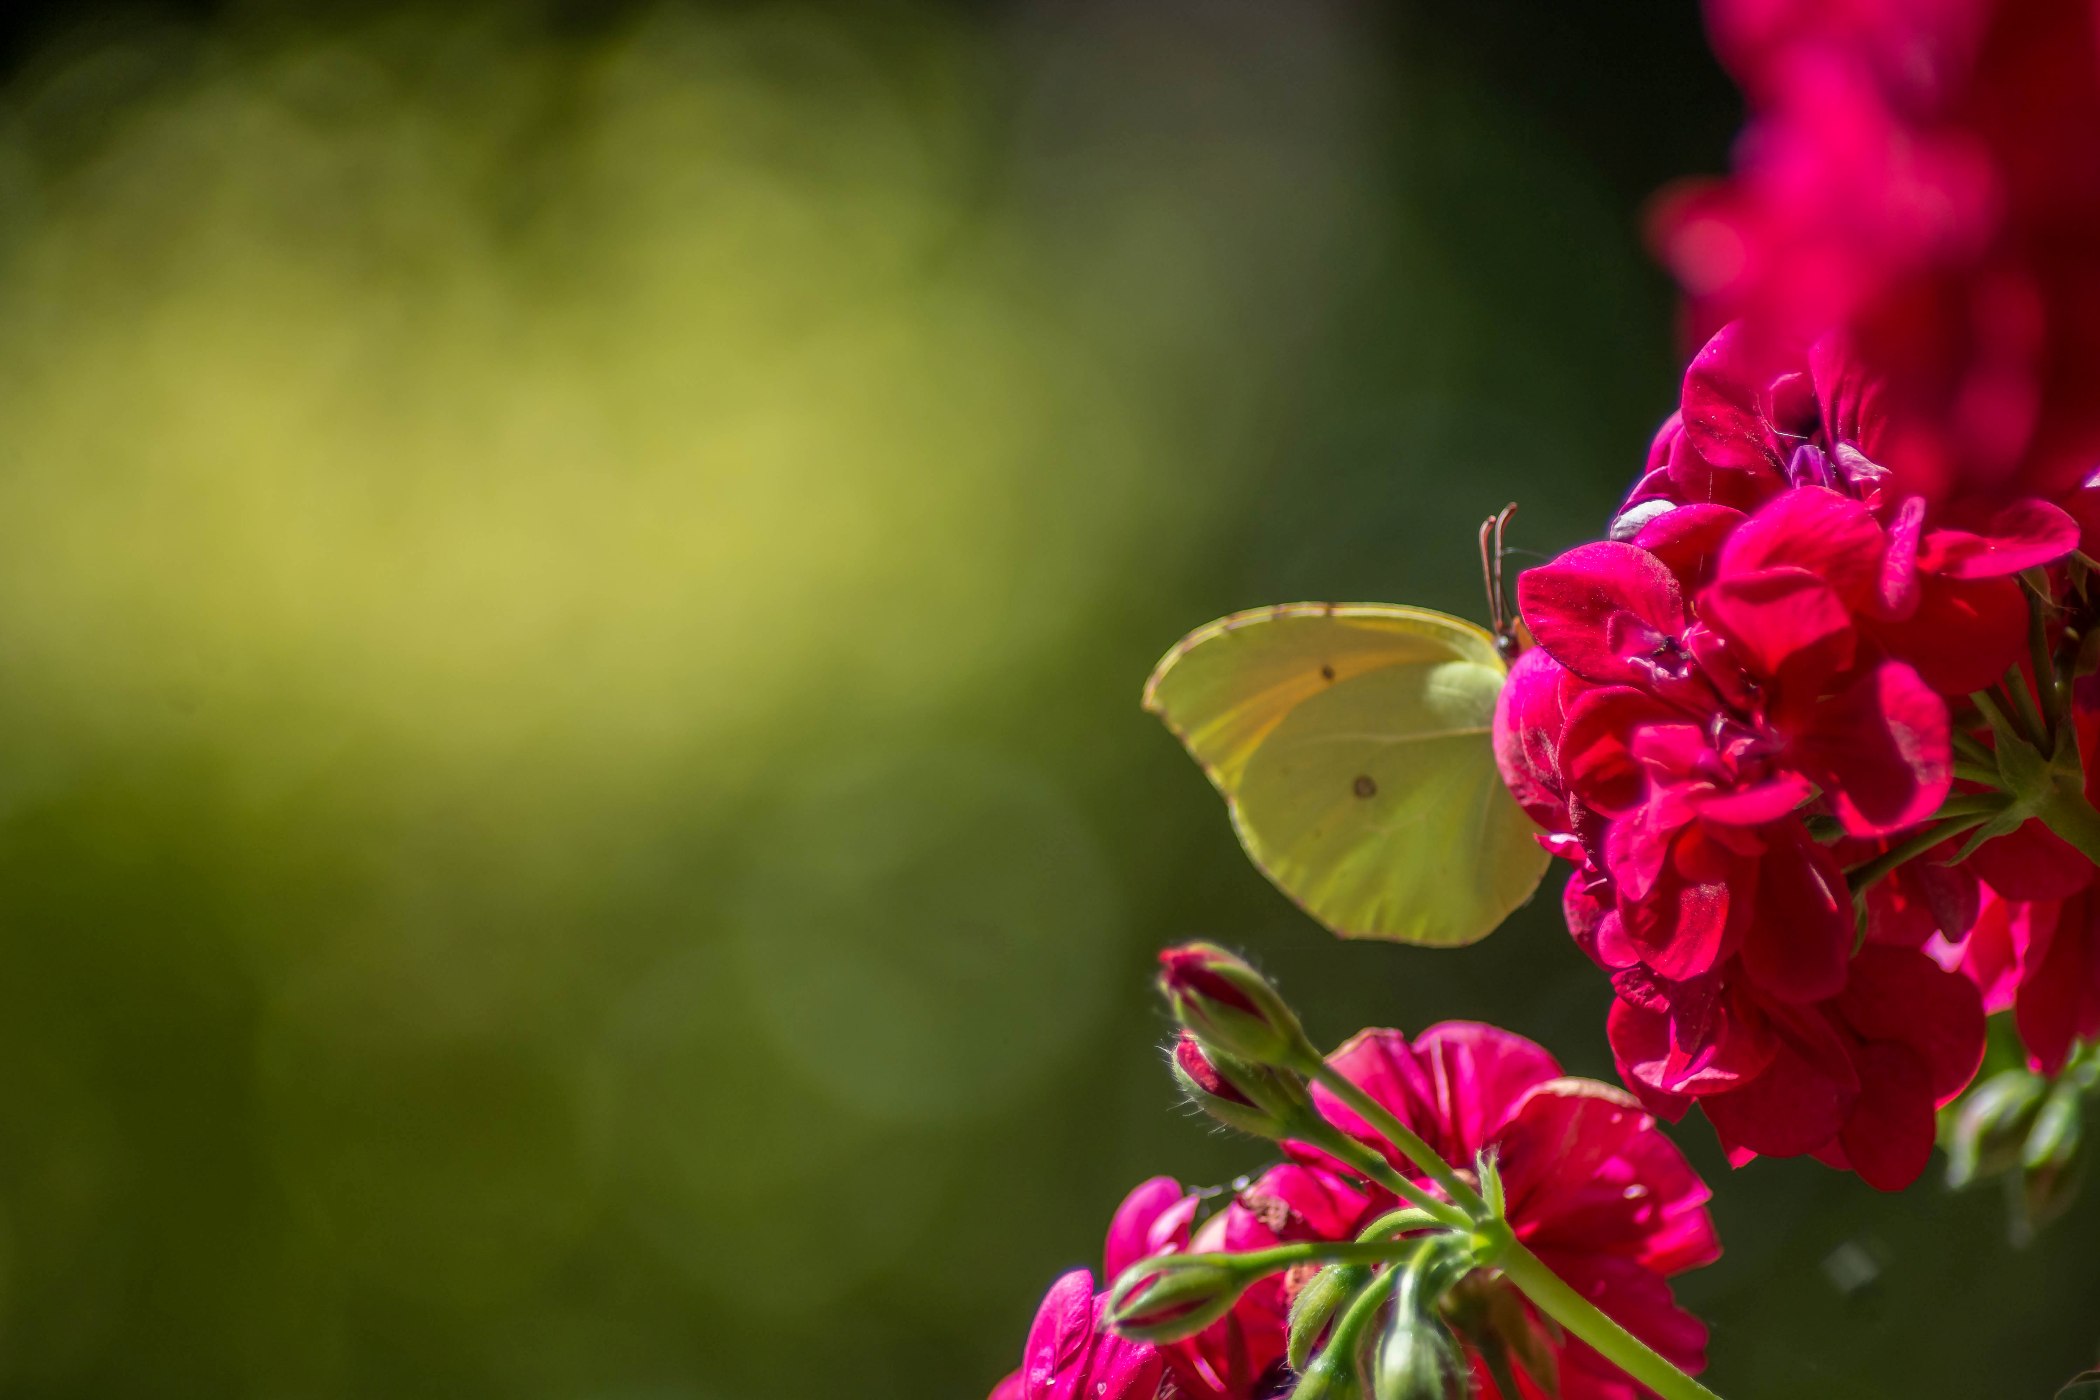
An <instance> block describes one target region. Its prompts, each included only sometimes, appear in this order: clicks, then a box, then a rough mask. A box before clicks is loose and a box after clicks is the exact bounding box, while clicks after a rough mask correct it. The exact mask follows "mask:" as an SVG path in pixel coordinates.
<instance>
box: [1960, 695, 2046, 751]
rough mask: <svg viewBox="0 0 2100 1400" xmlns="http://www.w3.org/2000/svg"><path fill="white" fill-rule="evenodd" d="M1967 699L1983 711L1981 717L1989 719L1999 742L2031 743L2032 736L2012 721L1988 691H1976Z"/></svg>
mask: <svg viewBox="0 0 2100 1400" xmlns="http://www.w3.org/2000/svg"><path fill="white" fill-rule="evenodd" d="M1969 699H1970V700H1972V701H1974V702H1975V704H1976V708H1977V709H1979V710H1981V711H1983V717H1984V718H1985V719H1987V720H1989V721H1990V724H1991V729H1992V731H1993V732H1994V733H1996V735H1997V736H1998V742H1999V743H2001V744H2008V743H2024V744H2029V745H2030V746H2031V745H2032V741H2033V736H2032V735H2029V734H2027V733H2025V732H2024V731H2022V730H2021V728H2020V726H2019V725H2018V724H2016V723H2014V722H2013V718H2012V716H2010V715H2008V714H2007V713H2006V712H2005V708H2004V707H2003V706H2002V705H2000V704H1999V703H1998V700H1997V698H1996V697H1995V696H1993V695H1992V694H1991V692H1990V691H1988V690H1979V691H1976V692H1975V693H1974V694H1972V695H1970V696H1969Z"/></svg>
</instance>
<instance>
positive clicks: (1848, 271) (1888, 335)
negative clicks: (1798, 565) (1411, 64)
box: [1656, 0, 2100, 496]
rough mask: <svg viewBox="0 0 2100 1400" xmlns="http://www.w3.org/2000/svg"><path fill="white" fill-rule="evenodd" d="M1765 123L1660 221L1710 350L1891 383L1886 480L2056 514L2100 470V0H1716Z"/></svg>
mask: <svg viewBox="0 0 2100 1400" xmlns="http://www.w3.org/2000/svg"><path fill="white" fill-rule="evenodd" d="M1707 18H1708V23H1709V28H1710V30H1711V32H1712V36H1713V40H1714V47H1715V49H1716V51H1717V52H1718V53H1719V55H1720V57H1721V60H1722V62H1723V63H1724V64H1725V65H1726V66H1727V67H1728V69H1729V70H1730V72H1732V73H1733V74H1734V75H1735V77H1736V79H1737V81H1738V82H1740V83H1741V84H1742V87H1743V90H1744V93H1745V95H1746V97H1747V98H1748V100H1749V103H1750V109H1751V118H1750V123H1749V126H1748V128H1747V129H1746V130H1745V132H1744V133H1743V136H1742V138H1741V141H1740V143H1739V144H1738V147H1737V158H1736V170H1735V173H1734V175H1733V176H1732V177H1731V178H1729V179H1727V180H1723V181H1714V182H1706V183H1701V184H1696V185H1692V186H1689V187H1687V188H1685V189H1683V190H1680V191H1678V192H1677V193H1675V194H1674V195H1673V196H1671V197H1669V198H1667V199H1665V200H1664V201H1663V203H1662V205H1661V207H1660V209H1659V211H1658V217H1657V219H1656V236H1657V243H1658V245H1659V247H1660V249H1661V251H1662V254H1663V257H1664V260H1665V261H1666V262H1667V263H1668V264H1669V265H1670V267H1671V268H1672V269H1673V270H1674V271H1675V272H1676V273H1677V275H1678V277H1679V279H1680V280H1681V281H1682V283H1683V284H1684V287H1685V290H1686V292H1687V294H1688V296H1689V300H1690V309H1691V313H1692V322H1693V325H1694V327H1695V328H1696V329H1697V333H1698V335H1699V336H1701V337H1702V338H1703V337H1704V336H1705V335H1706V334H1708V333H1710V332H1711V331H1713V330H1714V329H1717V328H1718V327H1719V326H1721V325H1722V324H1725V323H1726V322H1728V321H1732V320H1737V319H1741V320H1744V321H1745V322H1747V324H1748V325H1749V327H1750V328H1751V329H1752V331H1753V332H1755V333H1756V334H1757V335H1758V336H1759V337H1760V338H1766V339H1774V340H1790V341H1795V342H1807V341H1811V340H1815V339H1817V338H1819V337H1821V336H1823V335H1825V334H1827V333H1830V332H1833V331H1834V332H1837V333H1839V334H1841V335H1842V336H1843V338H1844V339H1845V341H1846V342H1847V343H1848V344H1849V345H1850V346H1851V347H1852V348H1853V350H1854V351H1855V352H1856V353H1857V354H1858V355H1859V356H1860V357H1862V358H1863V359H1864V360H1865V361H1866V362H1868V363H1870V364H1872V365H1873V366H1874V368H1875V370H1876V372H1877V373H1878V374H1879V375H1880V376H1882V380H1883V385H1884V392H1885V393H1886V395H1887V396H1888V400H1889V402H1888V409H1889V415H1888V416H1889V420H1890V423H1889V428H1888V433H1889V437H1888V441H1887V442H1886V443H1885V444H1884V446H1883V451H1882V453H1881V454H1880V455H1879V456H1877V457H1876V459H1875V460H1877V461H1878V462H1880V463H1881V464H1883V465H1884V466H1890V467H1898V468H1901V469H1902V470H1904V471H1905V472H1906V473H1907V474H1908V475H1909V476H1910V477H1911V478H1912V479H1913V480H1914V481H1915V482H1919V483H1924V484H1927V485H1928V486H1929V488H1930V489H1929V490H1928V492H1927V494H1928V495H1934V496H1936V495H1938V494H1940V493H1941V492H1942V491H1943V490H1945V491H1949V492H1954V493H1959V492H1960V491H1977V490H1986V491H1987V490H1998V489H2005V488H2010V487H2017V488H2018V489H2021V490H2026V491H2032V492H2036V493H2039V494H2042V495H2046V496H2054V495H2056V494H2058V493H2060V492H2062V491H2065V490H2068V489H2071V488H2073V487H2075V486H2077V485H2078V484H2079V483H2080V482H2082V481H2084V480H2085V479H2086V478H2087V477H2088V476H2089V475H2090V474H2091V473H2092V471H2093V468H2094V466H2095V465H2096V463H2100V395H2095V394H2094V392H2093V387H2094V384H2095V383H2096V381H2100V238H2096V235H2100V143H2096V142H2095V141H2093V139H2092V133H2093V132H2094V131H2095V130H2100V28H2096V25H2100V20H2096V11H2095V8H2094V6H2093V5H2092V4H2091V3H2090V0H1708V4H1707Z"/></svg>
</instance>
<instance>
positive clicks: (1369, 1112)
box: [1307, 1060, 1488, 1220]
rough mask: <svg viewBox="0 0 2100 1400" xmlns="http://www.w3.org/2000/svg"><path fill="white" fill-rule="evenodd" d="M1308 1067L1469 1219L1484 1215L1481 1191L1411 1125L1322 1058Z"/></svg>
mask: <svg viewBox="0 0 2100 1400" xmlns="http://www.w3.org/2000/svg"><path fill="white" fill-rule="evenodd" d="M1307 1068H1308V1071H1309V1072H1310V1073H1311V1075H1312V1077H1313V1078H1314V1079H1317V1080H1318V1081H1319V1082H1320V1083H1322V1084H1324V1085H1326V1086H1327V1089H1328V1091H1329V1092H1330V1093H1332V1094H1333V1095H1334V1096H1335V1097H1336V1098H1338V1099H1340V1100H1341V1101H1342V1102H1343V1103H1345V1104H1347V1105H1349V1107H1351V1108H1353V1109H1355V1110H1356V1112H1357V1116H1358V1117H1360V1118H1362V1119H1363V1120H1364V1121H1365V1122H1366V1123H1369V1124H1370V1125H1371V1126H1372V1127H1373V1128H1376V1129H1377V1130H1378V1131H1379V1132H1380V1133H1383V1134H1384V1135H1385V1138H1386V1140H1387V1141H1388V1142H1390V1143H1392V1144H1393V1146H1395V1147H1397V1148H1399V1149H1400V1151H1401V1152H1402V1153H1404V1154H1405V1155H1406V1157H1407V1159H1408V1160H1409V1161H1410V1162H1413V1163H1414V1164H1415V1165H1416V1166H1418V1167H1420V1168H1421V1169H1422V1170H1423V1171H1425V1172H1427V1173H1428V1174H1429V1178H1430V1180H1432V1181H1434V1182H1435V1183H1436V1184H1437V1185H1439V1186H1441V1187H1443V1188H1444V1190H1445V1192H1446V1193H1447V1194H1448V1195H1449V1196H1450V1197H1451V1199H1452V1200H1454V1201H1456V1202H1457V1203H1458V1204H1459V1206H1460V1207H1461V1208H1462V1209H1463V1213H1464V1214H1465V1216H1466V1218H1467V1219H1468V1220H1479V1219H1482V1218H1484V1217H1485V1216H1486V1215H1487V1213H1488V1209H1487V1202H1485V1201H1483V1200H1481V1199H1480V1193H1479V1192H1478V1191H1475V1190H1474V1189H1473V1188H1472V1187H1470V1186H1468V1185H1466V1183H1465V1182H1464V1180H1462V1179H1461V1178H1460V1177H1459V1175H1458V1173H1457V1172H1455V1171H1453V1170H1452V1169H1451V1164H1450V1163H1449V1162H1446V1161H1445V1160H1444V1159H1443V1158H1442V1157H1439V1156H1438V1155H1437V1152H1436V1149H1435V1148H1433V1147H1431V1146H1430V1145H1429V1144H1428V1143H1426V1142H1424V1141H1422V1139H1421V1137H1420V1136H1419V1135H1417V1134H1416V1133H1415V1131H1414V1129H1412V1128H1410V1127H1408V1126H1407V1124H1405V1123H1403V1122H1401V1121H1400V1120H1399V1119H1398V1118H1395V1117H1394V1116H1393V1115H1392V1113H1391V1112H1390V1111H1389V1110H1388V1109H1387V1108H1386V1106H1385V1105H1384V1104H1382V1103H1380V1102H1378V1100H1376V1099H1374V1098H1372V1097H1371V1096H1370V1095H1369V1094H1367V1093H1365V1092H1364V1091H1363V1090H1362V1089H1359V1088H1358V1087H1357V1086H1356V1085H1355V1084H1353V1083H1351V1082H1350V1081H1349V1079H1348V1078H1347V1077H1346V1076H1345V1075H1343V1074H1342V1072H1341V1071H1340V1070H1337V1069H1335V1068H1334V1067H1333V1066H1331V1065H1329V1064H1328V1063H1327V1062H1326V1061H1325V1060H1319V1061H1315V1062H1314V1063H1313V1064H1312V1065H1310V1066H1308V1067H1307ZM1380 1160H1381V1161H1382V1160H1383V1158H1381V1159H1380ZM1395 1175H1398V1173H1395ZM1409 1199H1410V1200H1412V1199H1413V1198H1412V1197H1409ZM1415 1204H1417V1205H1420V1204H1421V1202H1420V1201H1416V1202H1415Z"/></svg>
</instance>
